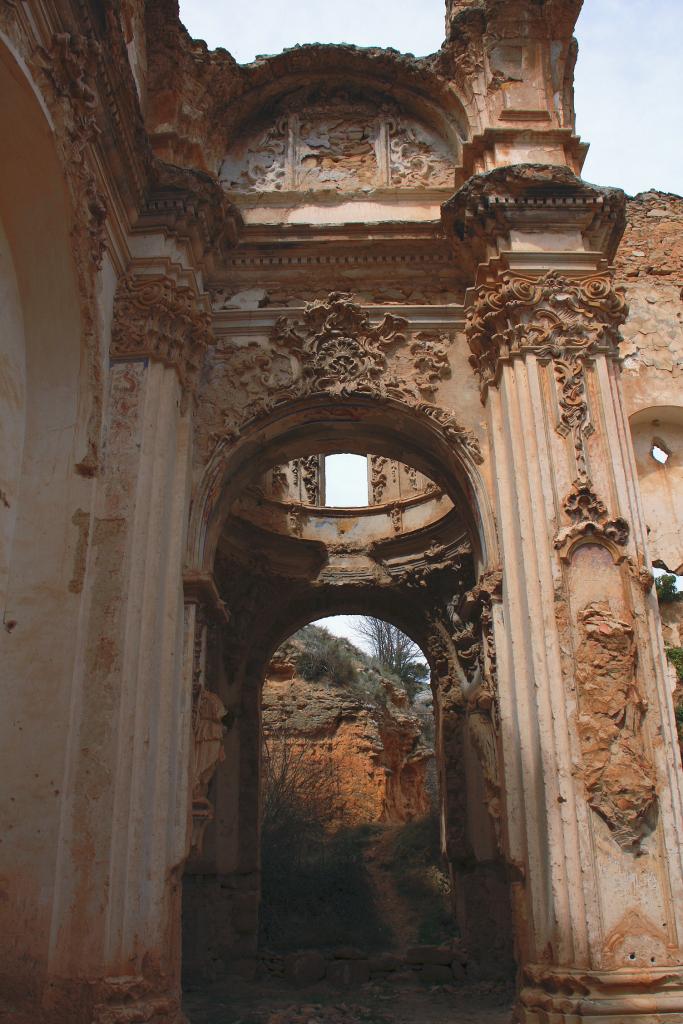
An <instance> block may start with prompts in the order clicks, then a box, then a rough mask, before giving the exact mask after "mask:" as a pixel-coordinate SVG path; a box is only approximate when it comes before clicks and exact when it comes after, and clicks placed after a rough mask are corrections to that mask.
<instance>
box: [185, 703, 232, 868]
mask: <svg viewBox="0 0 683 1024" xmlns="http://www.w3.org/2000/svg"><path fill="white" fill-rule="evenodd" d="M226 713H227V711H226V707H225V705H224V704H223V701H222V700H221V699H220V697H219V696H218V694H216V693H212V692H211V690H206V689H204V688H202V689H201V690H200V691H199V694H198V696H197V700H196V704H195V708H194V713H193V735H194V750H193V760H192V848H193V849H194V850H196V851H198V852H201V848H202V842H203V838H204V832H205V830H206V826H207V825H208V824H209V822H210V821H211V820H212V819H213V806H212V804H211V802H210V800H209V799H208V796H207V793H208V789H209V783H210V782H211V779H212V778H213V776H214V774H215V771H216V768H217V767H218V765H219V764H221V762H222V761H224V760H225V750H224V748H223V739H224V737H225V734H226V732H227V730H226V728H225V725H224V724H223V719H224V718H225V715H226Z"/></svg>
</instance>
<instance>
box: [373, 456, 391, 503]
mask: <svg viewBox="0 0 683 1024" xmlns="http://www.w3.org/2000/svg"><path fill="white" fill-rule="evenodd" d="M369 461H370V501H371V503H372V504H373V505H377V504H379V503H380V502H381V500H382V495H383V494H384V491H385V489H386V486H387V482H388V481H387V463H388V462H389V459H387V458H385V457H384V456H383V455H370V456H369Z"/></svg>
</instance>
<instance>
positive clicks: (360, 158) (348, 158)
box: [220, 94, 456, 193]
mask: <svg viewBox="0 0 683 1024" xmlns="http://www.w3.org/2000/svg"><path fill="white" fill-rule="evenodd" d="M455 165H456V154H455V153H454V146H453V145H452V144H451V143H450V142H448V141H447V140H446V139H444V138H443V137H442V136H441V135H440V134H439V132H437V131H436V129H434V128H433V127H429V126H427V125H426V124H424V123H420V122H418V121H417V120H416V119H415V118H414V117H412V116H410V115H409V114H407V113H405V112H402V111H400V110H399V109H398V108H397V107H396V106H395V105H394V104H392V103H389V102H386V101H385V102H381V103H379V104H377V103H372V104H371V103H369V102H367V100H365V101H364V100H363V99H360V98H356V97H353V96H350V95H342V94H338V95H335V96H332V97H330V98H325V99H318V100H317V101H316V100H312V101H310V102H308V103H305V104H304V105H303V106H301V107H300V108H298V109H296V110H286V111H281V112H280V113H279V114H277V115H275V116H271V118H270V119H269V120H267V121H262V122H261V124H260V126H258V127H257V128H253V127H252V128H250V130H249V131H247V132H245V133H244V134H243V135H242V136H241V137H240V138H238V139H237V140H236V141H235V143H234V144H233V146H232V147H231V150H230V153H229V154H228V155H227V156H226V158H225V160H224V162H223V165H222V167H221V171H220V179H221V181H222V183H223V185H224V187H225V188H226V189H228V190H229V191H231V192H238V193H239V192H241V193H262V192H309V191H333V192H364V191H370V190H373V189H381V188H392V189H394V188H402V189H432V188H449V187H453V183H454V174H455Z"/></svg>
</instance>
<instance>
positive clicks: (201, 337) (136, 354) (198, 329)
mask: <svg viewBox="0 0 683 1024" xmlns="http://www.w3.org/2000/svg"><path fill="white" fill-rule="evenodd" d="M211 339H212V335H211V316H210V314H209V313H208V312H206V310H204V309H203V308H202V307H201V304H200V300H199V298H198V296H197V295H196V293H195V292H194V291H193V290H192V289H191V288H189V287H186V286H182V285H178V284H177V283H176V282H175V281H174V280H173V279H172V278H170V277H166V276H163V275H151V274H150V275H139V276H136V275H135V274H132V273H129V274H126V275H125V276H124V277H123V278H121V280H120V281H119V284H118V288H117V290H116V296H115V300H114V321H113V324H112V332H111V358H112V359H113V360H129V359H140V358H149V359H153V360H156V361H157V362H160V363H163V364H164V365H165V366H170V367H173V368H174V369H175V370H176V372H177V374H178V377H179V379H180V383H181V386H182V387H183V390H184V391H185V392H186V393H190V394H193V393H194V390H195V388H196V385H197V380H198V377H199V373H200V370H201V367H202V362H203V359H204V355H205V352H206V349H207V347H208V345H209V344H210V343H211Z"/></svg>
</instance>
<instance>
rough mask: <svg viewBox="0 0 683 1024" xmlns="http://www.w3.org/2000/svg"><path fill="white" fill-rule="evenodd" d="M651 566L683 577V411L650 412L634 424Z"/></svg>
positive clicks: (657, 409)
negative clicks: (652, 564)
mask: <svg viewBox="0 0 683 1024" xmlns="http://www.w3.org/2000/svg"><path fill="white" fill-rule="evenodd" d="M630 425H631V437H632V439H633V450H634V454H635V460H636V469H637V472H638V480H639V482H640V493H641V497H642V501H643V512H644V515H645V523H646V525H647V530H648V544H649V549H650V558H651V560H652V562H653V563H654V564H655V565H657V566H660V567H661V568H664V569H667V570H668V571H669V572H672V573H676V574H678V575H680V574H681V573H683V405H657V406H649V407H648V408H645V409H641V410H639V411H638V412H636V413H634V415H633V416H631V419H630Z"/></svg>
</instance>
